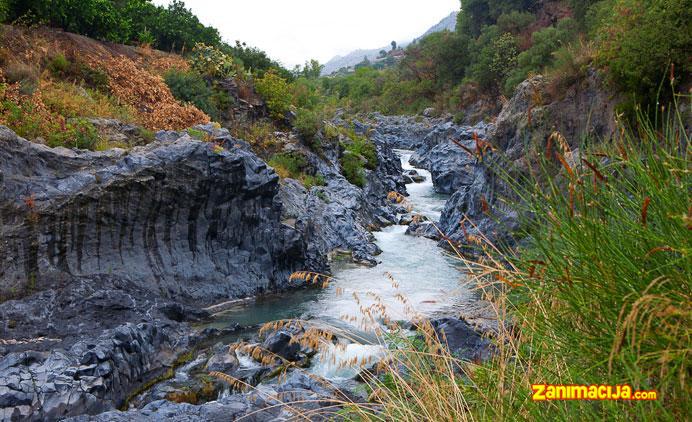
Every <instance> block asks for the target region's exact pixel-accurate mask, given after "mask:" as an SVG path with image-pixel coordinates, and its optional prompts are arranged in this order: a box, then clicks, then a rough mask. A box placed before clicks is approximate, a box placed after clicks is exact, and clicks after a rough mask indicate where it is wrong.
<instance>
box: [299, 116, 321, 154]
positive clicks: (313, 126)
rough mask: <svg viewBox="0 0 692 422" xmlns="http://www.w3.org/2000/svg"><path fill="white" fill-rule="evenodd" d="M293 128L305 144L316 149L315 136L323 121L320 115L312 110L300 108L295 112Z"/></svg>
mask: <svg viewBox="0 0 692 422" xmlns="http://www.w3.org/2000/svg"><path fill="white" fill-rule="evenodd" d="M293 126H294V127H295V128H296V130H297V131H298V133H300V135H301V136H302V137H303V140H305V142H307V143H308V145H310V146H312V147H316V145H315V141H316V139H315V136H316V135H317V133H318V132H319V131H320V129H322V127H323V126H324V120H323V118H322V114H321V113H319V112H317V111H313V110H307V109H304V108H300V109H298V111H297V112H296V119H295V121H294V122H293ZM313 149H318V148H313Z"/></svg>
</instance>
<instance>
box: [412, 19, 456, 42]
mask: <svg viewBox="0 0 692 422" xmlns="http://www.w3.org/2000/svg"><path fill="white" fill-rule="evenodd" d="M458 14H459V12H452V13H450V14H449V16H447V17H446V18H444V19H442V20H441V21H440V22H438V23H437V25H433V26H432V27H431V28H430V29H428V30H427V31H425V33H424V34H423V35H421V36H420V37H418V38H416V39H415V40H413V42H416V41H418V40H420V39H423V38H425V37H427V36H428V35H430V34H434V33H435V32H442V31H454V30H455V29H456V27H457V15H458Z"/></svg>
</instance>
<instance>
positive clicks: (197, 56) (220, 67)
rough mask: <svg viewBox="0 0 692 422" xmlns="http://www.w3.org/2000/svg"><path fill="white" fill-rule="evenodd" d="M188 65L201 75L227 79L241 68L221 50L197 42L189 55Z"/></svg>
mask: <svg viewBox="0 0 692 422" xmlns="http://www.w3.org/2000/svg"><path fill="white" fill-rule="evenodd" d="M189 60H190V67H191V68H192V69H193V70H194V71H195V72H197V73H199V74H200V75H202V76H207V77H212V78H219V79H228V78H232V77H234V76H236V75H237V74H238V73H239V71H240V72H241V73H242V68H240V66H239V65H237V64H236V63H235V62H234V61H233V57H232V56H230V55H228V54H226V53H224V52H222V51H221V50H219V49H217V48H215V47H212V46H209V45H205V44H202V43H198V44H196V45H195V48H194V49H193V50H192V54H191V55H190V59H189Z"/></svg>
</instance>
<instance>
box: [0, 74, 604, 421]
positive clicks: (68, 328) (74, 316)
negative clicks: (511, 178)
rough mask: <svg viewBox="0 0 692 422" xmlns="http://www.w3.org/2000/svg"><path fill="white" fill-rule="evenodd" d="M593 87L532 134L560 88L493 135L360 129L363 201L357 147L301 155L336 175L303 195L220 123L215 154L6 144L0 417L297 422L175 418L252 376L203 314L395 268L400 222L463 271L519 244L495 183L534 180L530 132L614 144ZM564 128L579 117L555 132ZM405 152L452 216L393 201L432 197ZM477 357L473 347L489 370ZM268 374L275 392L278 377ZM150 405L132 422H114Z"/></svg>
mask: <svg viewBox="0 0 692 422" xmlns="http://www.w3.org/2000/svg"><path fill="white" fill-rule="evenodd" d="M587 82H588V84H587V85H586V86H585V87H584V89H583V90H580V91H574V92H567V93H566V96H565V98H564V99H562V100H560V101H557V102H553V103H550V104H547V105H543V106H540V107H534V108H532V109H531V110H532V111H531V113H532V114H531V116H529V112H528V109H530V107H529V106H528V104H529V102H530V98H532V96H533V95H534V94H535V92H537V91H538V92H541V91H542V90H545V85H546V82H545V81H544V80H543V79H541V78H540V77H537V78H533V79H530V80H528V81H526V82H524V83H523V84H522V85H520V86H519V87H518V89H517V94H516V95H515V96H514V97H513V98H512V99H511V100H510V101H509V102H508V103H507V104H505V106H504V107H503V111H502V112H501V113H500V115H499V116H498V117H497V119H496V120H494V121H493V122H491V123H484V122H481V123H478V124H476V125H475V126H472V127H468V126H458V125H455V124H454V123H452V122H451V119H448V118H447V119H446V118H420V117H415V118H414V117H392V116H381V115H377V114H374V115H370V116H363V118H362V119H360V120H359V121H354V122H353V125H354V128H355V130H356V132H357V133H360V134H368V136H369V137H370V138H371V139H372V141H373V143H374V144H375V146H376V150H377V162H378V164H377V166H376V168H375V169H373V170H367V171H366V173H365V179H366V183H365V184H364V186H363V188H360V187H357V186H354V185H352V184H351V183H349V182H348V181H347V180H346V178H345V177H344V176H343V175H342V173H341V169H340V165H339V157H340V154H343V150H342V148H341V147H340V144H341V142H342V141H345V142H347V141H348V140H346V139H339V140H336V142H328V140H326V139H325V140H324V141H325V142H323V143H322V150H321V151H320V152H319V153H316V152H314V151H313V150H312V149H310V148H308V147H307V146H306V145H305V144H304V143H303V142H301V140H300V139H299V138H298V137H295V136H294V135H289V136H288V137H287V139H286V142H285V143H284V145H283V147H282V148H283V150H284V152H295V153H298V154H300V155H301V156H303V157H304V158H305V160H306V162H307V163H308V171H309V172H312V174H320V175H322V176H323V177H324V181H325V183H324V185H323V186H313V187H312V188H310V189H309V190H308V189H305V188H304V187H303V186H302V185H300V184H299V183H297V182H296V181H292V180H290V179H285V180H283V181H280V180H279V177H278V176H277V175H276V174H275V172H274V171H273V170H272V169H271V168H270V167H269V166H268V165H267V164H266V163H265V162H264V161H263V160H261V159H260V158H259V157H257V156H256V155H255V154H254V153H253V152H252V150H251V148H250V146H249V145H248V144H246V143H245V142H244V141H242V140H239V139H235V138H233V137H232V136H230V134H229V133H228V131H226V130H224V129H218V128H216V127H214V126H212V125H206V126H201V127H198V128H196V129H197V130H196V133H199V132H200V131H201V132H202V133H205V136H204V139H193V137H192V136H191V135H190V134H189V133H187V132H159V133H158V134H157V136H156V140H155V142H152V143H150V144H148V145H144V146H135V147H133V148H132V149H130V150H127V151H126V150H121V149H113V150H109V151H104V152H86V151H78V150H70V149H64V148H55V149H53V148H48V147H46V146H43V145H39V144H34V143H31V142H28V141H26V140H24V139H21V138H19V137H17V136H16V135H15V134H14V133H12V132H11V131H10V130H8V129H7V128H4V127H1V128H0V232H1V233H2V239H1V241H2V243H1V244H0V294H2V298H1V301H0V302H1V303H0V418H2V419H7V420H56V419H60V418H65V417H71V416H75V417H78V418H81V419H80V420H88V419H89V418H93V419H94V420H128V419H127V418H128V417H131V416H132V415H134V416H136V417H143V416H147V417H152V418H154V417H157V418H161V419H163V418H168V417H173V418H175V417H177V418H178V419H179V420H190V419H200V420H204V419H210V420H213V419H214V418H223V417H224V415H226V416H227V415H236V414H238V415H239V414H245V413H247V412H252V411H254V410H262V409H265V410H262V411H266V412H269V413H266V414H265V416H266V418H270V417H271V418H276V417H281V415H282V412H285V411H287V410H286V409H282V408H281V407H280V406H279V407H272V403H273V402H272V401H271V400H269V401H268V400H266V399H264V398H259V396H258V395H257V391H254V392H246V393H236V394H229V392H226V393H224V392H223V391H219V388H220V387H219V386H218V385H222V383H221V384H218V385H217V386H216V387H214V388H215V389H214V390H213V392H210V391H207V393H209V397H207V398H204V399H200V400H198V401H199V402H204V404H198V405H192V404H177V403H172V402H170V401H165V400H163V401H162V397H163V398H165V396H166V394H167V393H169V392H171V391H173V390H166V388H167V386H169V387H170V386H171V384H170V382H169V383H166V382H165V380H170V379H173V380H175V379H176V377H178V376H181V377H184V376H185V374H193V373H194V372H195V371H202V370H203V371H209V370H210V368H217V369H221V371H220V372H223V373H225V372H224V371H223V370H224V368H225V370H227V371H229V372H231V373H236V372H234V371H238V370H247V369H248V368H246V367H244V365H243V364H242V362H239V363H238V365H236V363H235V361H234V360H233V359H232V357H231V358H229V357H226V355H223V354H222V353H221V351H222V350H223V348H224V347H226V345H227V344H228V343H229V341H227V340H226V339H227V338H228V336H231V337H233V336H235V337H236V338H235V339H234V340H233V341H235V340H237V337H239V336H240V335H239V334H238V333H237V332H236V331H237V329H238V327H235V326H232V325H229V326H226V327H221V328H218V327H217V328H203V326H201V325H199V324H201V323H202V322H203V321H208V320H209V317H210V314H211V313H213V312H216V311H218V310H219V309H222V308H218V307H214V308H209V306H211V305H216V304H219V303H224V302H229V301H231V302H230V303H233V302H232V301H233V300H236V299H242V298H252V297H256V296H258V295H260V296H262V295H266V294H267V293H276V292H282V291H286V290H292V289H296V288H300V287H301V286H302V284H304V283H303V281H301V280H296V279H294V280H292V281H291V280H290V279H289V275H290V274H291V273H293V272H294V271H298V270H313V271H319V272H329V271H330V270H331V269H332V267H333V263H334V262H335V260H336V259H337V257H344V256H345V257H346V260H347V261H348V262H350V263H352V265H356V264H357V265H362V266H364V268H367V267H373V266H375V265H377V264H378V263H379V262H380V261H383V260H384V259H385V257H384V256H382V257H381V256H380V253H381V252H382V247H380V246H379V245H380V244H382V241H383V238H382V237H381V236H380V235H379V234H378V235H374V234H373V231H377V230H382V229H383V228H384V227H387V226H392V227H394V225H396V224H397V223H403V224H406V225H407V228H406V229H404V230H406V232H407V233H408V234H410V235H417V236H421V237H423V238H431V239H435V240H437V241H438V242H439V245H440V246H443V247H444V246H445V245H449V243H450V242H451V243H452V244H454V245H456V246H457V247H459V248H461V250H462V251H463V252H464V253H469V254H473V253H474V248H473V238H474V237H476V238H477V237H478V236H480V235H481V234H483V235H485V236H487V237H488V238H489V239H490V240H492V241H498V242H506V243H508V244H511V242H513V236H512V233H513V231H514V230H515V229H516V227H517V224H518V221H517V214H516V212H515V211H514V209H513V208H515V207H514V206H513V205H512V204H511V203H507V202H503V201H499V200H498V198H499V197H501V196H504V191H503V190H504V189H505V188H504V187H503V186H502V184H501V183H500V182H499V179H498V176H497V174H496V172H495V171H494V170H493V166H494V165H495V164H497V163H498V162H499V161H498V160H500V159H502V160H505V162H508V163H511V164H512V165H514V166H516V168H518V169H521V168H522V165H525V164H522V163H523V162H522V161H521V159H522V155H523V154H522V151H523V148H524V145H525V144H526V142H528V141H529V140H526V139H525V138H524V135H523V134H524V133H526V130H525V129H526V128H527V127H528V126H529V125H530V126H531V129H532V130H531V134H532V136H533V137H534V138H536V139H537V140H539V141H540V140H541V139H538V138H541V137H543V138H547V136H548V135H549V133H550V132H551V131H552V130H555V129H557V130H560V131H561V132H562V133H563V134H564V135H565V136H566V138H567V139H569V140H570V141H574V142H576V138H574V137H570V136H568V135H570V134H572V133H581V132H584V131H586V132H590V133H594V134H595V135H599V134H606V133H608V131H609V130H610V129H611V127H610V126H609V124H610V123H609V122H607V121H605V120H603V121H601V120H599V119H600V117H598V116H594V117H593V118H592V119H589V122H588V123H587V125H588V127H586V128H584V127H583V126H584V122H583V120H584V119H583V118H582V117H581V116H582V115H583V113H582V111H584V110H588V109H594V108H598V107H599V105H600V104H602V105H603V107H607V106H608V104H609V102H608V100H607V99H605V98H603V97H602V96H599V95H598V92H599V90H598V89H597V86H598V84H599V82H598V80H597V76H596V75H590V76H589V79H588V80H587ZM589 84H590V85H589ZM560 110H562V111H564V110H571V111H569V112H565V113H563V115H564V116H566V117H565V118H564V119H562V120H560V122H558V123H555V118H554V115H555V114H556V113H557V112H558V111H560ZM599 115H603V116H607V115H610V113H599ZM334 124H336V125H339V124H345V122H343V121H341V120H340V119H338V118H337V119H335V120H334ZM111 126H112V127H114V128H117V127H118V126H117V125H111ZM114 130H115V129H114ZM124 136H125V135H124ZM137 143H138V142H135V143H134V144H135V145H136V144H137ZM570 147H573V145H571V146H570ZM394 149H403V150H410V151H412V153H411V157H410V164H412V165H413V166H416V167H419V168H421V169H425V170H427V171H429V172H430V175H431V182H432V186H433V187H434V189H435V191H436V192H437V193H438V194H441V195H449V199H448V200H447V201H446V203H444V206H442V207H441V210H440V211H439V216H438V215H437V214H436V215H431V216H426V215H425V213H424V212H419V213H418V214H421V215H422V217H416V218H414V217H415V216H414V214H412V213H410V212H409V210H408V209H406V207H405V206H403V204H401V203H397V202H398V201H391V200H389V199H387V196H388V194H389V193H390V192H398V193H399V194H402V195H408V194H409V193H408V192H407V188H406V183H413V184H414V185H415V182H421V181H422V180H421V179H420V177H419V176H421V175H420V173H419V172H418V171H416V172H415V173H414V172H412V170H415V169H411V168H407V169H406V170H405V171H406V172H407V173H404V168H403V167H402V165H401V161H400V159H399V157H398V156H397V153H396V152H395V151H394ZM567 158H569V157H567ZM410 186H413V185H410ZM396 227H397V230H399V227H401V226H396ZM389 230H391V229H389ZM380 233H384V234H387V233H391V231H390V232H387V231H383V232H380ZM378 236H379V237H378ZM375 268H376V267H375ZM469 306H470V305H469ZM481 320H482V318H479V319H478V320H477V321H481ZM477 321H476V322H474V321H473V320H472V319H471V318H469V322H470V323H471V325H472V326H473V327H474V329H473V330H471V329H469V330H467V328H469V326H468V325H466V323H465V322H461V321H460V320H458V319H452V320H444V321H442V322H440V323H439V324H440V326H445V327H448V328H447V329H449V330H451V331H456V332H459V333H464V334H460V335H459V338H461V339H473V338H475V337H474V334H473V333H476V332H477V330H481V331H492V324H490V325H491V326H488V325H487V324H486V325H485V326H483V324H481V323H477ZM234 333H235V334H234ZM245 333H246V334H243V335H242V336H240V337H243V336H244V339H245V340H249V341H251V342H257V343H258V344H259V343H262V344H264V342H265V341H266V339H262V338H258V337H256V334H254V333H253V331H252V329H251V330H250V331H249V332H248V331H246V332H245ZM248 333H249V334H248ZM284 339H285V338H284ZM478 339H480V340H479V341H481V340H483V339H482V338H481V337H478ZM281 341H283V340H281ZM219 342H220V344H221V348H219V346H218V344H217V343H219ZM481 343H482V341H481ZM460 344H463V341H462V342H461V343H460ZM472 344H476V343H473V341H472ZM477 345H478V346H479V347H480V348H479V349H477V350H476V349H474V347H475V346H473V347H470V348H467V349H468V350H476V352H473V353H476V355H477V357H478V356H481V357H482V356H485V355H483V353H484V352H483V350H486V349H484V347H485V346H483V347H481V346H480V343H478V344H477ZM296 353H297V355H296V356H295V357H297V358H299V359H303V358H304V357H305V356H307V355H306V351H305V350H301V351H297V352H296ZM201 356H204V358H201ZM301 356H302V357H301ZM210 362H211V366H210ZM246 363H248V362H246ZM245 366H247V365H245ZM253 371H254V372H253ZM253 371H249V373H251V376H250V375H248V377H246V379H248V380H253V381H252V383H253V384H254V383H257V388H259V389H266V392H267V393H268V394H269V395H276V394H279V395H280V394H283V393H284V392H287V391H289V390H299V391H302V393H301V394H304V395H305V397H307V396H309V397H316V398H320V400H318V401H319V402H320V403H322V399H321V398H324V397H332V398H333V397H334V395H333V394H334V392H333V391H329V389H323V388H321V387H318V386H316V385H313V384H311V383H310V382H309V381H308V380H306V379H305V378H302V377H301V376H300V375H295V374H292V375H291V377H289V380H290V382H289V383H288V384H281V383H277V382H276V380H275V378H274V377H271V376H270V377H268V378H267V377H265V375H257V374H258V371H257V370H256V368H255V369H253ZM262 371H264V372H265V373H268V374H270V375H271V373H272V368H271V367H270V368H269V369H268V370H262ZM262 371H259V372H262ZM241 378H242V377H241ZM152 386H154V387H155V388H151V387H152ZM203 387H204V385H200V389H199V391H200V392H201V393H204V391H203ZM141 393H146V394H149V396H148V397H146V394H145V396H142V394H141ZM264 397H267V395H265V396H264ZM133 398H134V399H135V400H134V401H132V400H133ZM212 398H213V399H214V400H210V399H212ZM356 399H357V398H356ZM137 400H139V403H140V404H139V406H140V407H141V408H137V409H134V410H132V411H131V412H134V413H132V414H130V413H129V412H128V413H117V412H116V411H115V409H116V408H119V407H121V406H123V405H125V404H126V403H130V402H132V404H133V405H135V404H136V402H137ZM207 400H210V401H208V402H207ZM325 400H326V401H325V403H328V402H329V400H327V399H325ZM269 408H271V410H269ZM103 412H111V413H105V414H103ZM112 412H116V413H112ZM277 412H278V413H277ZM99 414H100V416H93V417H92V416H83V415H99ZM80 415H82V416H80ZM128 415H129V416H128ZM153 415H156V416H153ZM163 415H165V416H163Z"/></svg>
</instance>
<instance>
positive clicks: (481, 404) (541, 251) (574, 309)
mask: <svg viewBox="0 0 692 422" xmlns="http://www.w3.org/2000/svg"><path fill="white" fill-rule="evenodd" d="M659 117H661V120H662V121H654V122H652V121H650V120H648V119H647V118H645V117H644V116H640V118H639V119H638V121H637V122H636V123H635V124H634V125H632V126H630V127H628V128H624V126H623V128H622V129H621V131H620V132H619V134H618V136H616V137H615V139H612V140H609V141H604V142H600V143H595V144H594V145H592V146H590V147H586V148H584V150H583V152H582V153H579V152H575V151H568V150H563V149H562V148H561V147H560V145H565V143H560V142H554V143H553V144H552V145H551V142H548V145H546V147H545V148H544V149H543V150H542V151H540V153H541V155H540V157H537V159H536V160H535V161H534V162H535V163H539V165H538V166H537V167H538V168H537V169H536V170H535V171H533V172H530V174H528V175H526V176H525V177H523V178H522V179H521V180H516V179H514V180H508V182H509V183H510V184H511V185H512V186H513V188H514V192H515V193H516V195H517V197H518V198H519V199H520V202H521V203H522V204H523V208H524V209H523V210H522V212H521V214H522V215H524V216H530V220H528V221H527V225H526V232H525V235H526V236H527V239H528V240H527V242H526V243H525V245H524V246H523V247H521V248H520V249H519V250H517V251H516V252H515V254H513V255H512V256H509V257H507V256H503V257H498V256H496V257H494V260H490V261H491V262H496V263H499V262H501V261H503V260H504V259H508V260H509V261H510V262H511V264H512V265H511V268H512V270H511V271H509V272H508V271H507V267H506V266H499V265H498V266H497V268H496V270H497V271H496V272H495V274H497V275H498V276H496V278H499V279H501V280H503V281H507V282H509V284H510V285H512V286H519V287H513V288H512V289H511V290H510V291H508V292H506V293H504V294H502V295H500V297H499V298H500V301H501V302H502V308H503V309H506V310H507V312H508V313H509V314H511V315H512V318H513V319H514V320H515V321H516V323H517V324H518V326H519V327H520V331H519V333H518V334H517V333H507V335H506V336H505V338H504V339H503V341H504V343H505V344H506V348H505V351H504V353H502V354H501V355H499V356H498V357H497V359H496V360H495V361H494V362H493V363H492V364H491V365H488V366H485V367H484V368H482V370H481V371H480V374H479V376H480V377H481V378H483V380H484V381H483V382H482V383H479V385H478V390H477V391H475V392H473V391H472V392H471V393H472V395H473V396H475V399H476V406H472V407H471V408H472V409H475V411H474V413H475V412H476V411H478V412H479V413H478V414H479V415H480V416H481V417H482V418H483V419H485V418H491V419H494V418H496V417H501V418H509V419H514V418H515V417H518V418H521V419H535V418H551V419H552V418H558V419H574V418H577V419H587V418H599V419H600V418H607V419H621V420H632V419H636V420H675V419H680V418H681V417H683V418H684V417H685V416H686V415H689V414H690V399H689V397H690V387H689V383H688V379H687V378H688V377H689V375H690V369H691V368H690V364H689V362H690V348H691V347H692V341H691V340H692V337H691V328H692V306H691V304H692V301H691V299H692V298H691V297H690V295H691V290H690V279H691V275H692V271H691V268H692V262H691V260H690V246H691V240H692V237H691V236H690V234H691V231H690V230H691V229H692V215H691V213H692V207H691V206H692V203H690V196H689V193H690V186H691V185H690V162H689V159H688V153H687V150H688V145H689V134H688V133H686V131H685V127H684V123H683V122H684V119H683V116H681V114H680V112H679V111H678V109H677V108H673V109H672V110H671V111H668V112H665V110H664V111H663V112H662V113H661V114H660V115H659ZM557 138H558V137H557V136H556V137H555V139H557ZM489 272H492V271H489ZM486 273H488V271H486ZM531 383H553V384H588V385H591V384H630V385H632V387H633V388H634V389H635V390H655V391H657V392H658V394H659V400H657V401H655V402H588V401H579V402H551V403H545V402H539V403H534V402H531V401H530V398H529V397H530V394H529V392H530V388H529V385H530V384H531Z"/></svg>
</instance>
